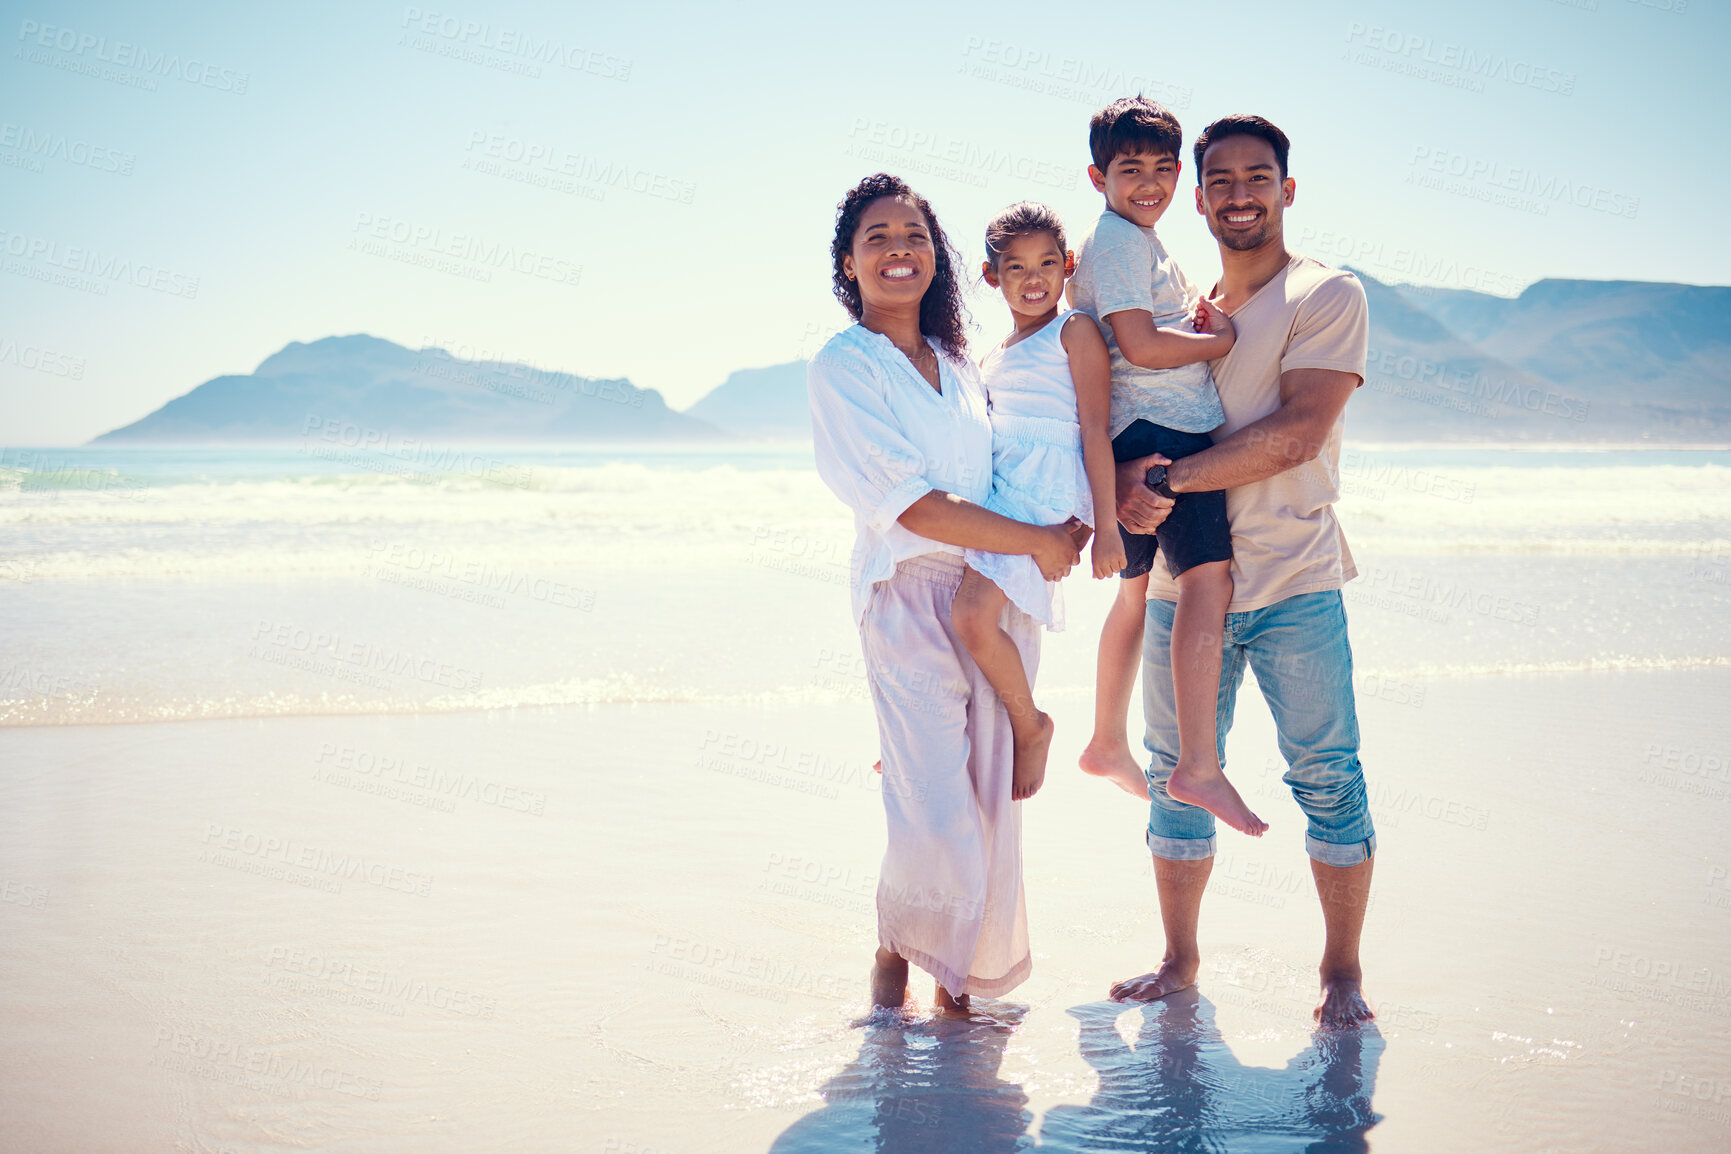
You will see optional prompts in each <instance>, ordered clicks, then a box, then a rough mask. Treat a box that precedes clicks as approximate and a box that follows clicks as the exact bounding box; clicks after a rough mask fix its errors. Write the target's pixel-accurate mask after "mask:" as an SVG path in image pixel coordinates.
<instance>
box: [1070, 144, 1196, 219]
mask: <svg viewBox="0 0 1731 1154" xmlns="http://www.w3.org/2000/svg"><path fill="white" fill-rule="evenodd" d="M1183 167H1184V166H1183V165H1182V164H1180V163H1179V162H1178V158H1177V157H1175V156H1173V155H1172V154H1171V153H1169V152H1161V153H1148V152H1137V153H1124V154H1122V155H1119V156H1114V157H1113V158H1112V159H1111V160H1109V161H1107V163H1106V171H1105V172H1101V171H1100V170H1099V169H1098V168H1096V167H1095V166H1094V165H1092V164H1090V165H1089V166H1088V179H1089V180H1091V181H1093V182H1094V188H1095V190H1096V191H1097V192H1102V193H1104V194H1105V195H1106V207H1107V208H1109V209H1111V210H1112V211H1113V212H1115V213H1117V214H1118V215H1119V216H1121V217H1123V218H1124V219H1125V220H1127V221H1129V222H1130V223H1131V224H1136V225H1140V226H1142V227H1143V228H1153V227H1154V222H1155V221H1157V220H1159V219H1160V217H1161V215H1162V214H1163V213H1165V211H1166V210H1167V209H1168V208H1169V207H1171V204H1172V192H1173V190H1174V189H1176V188H1177V187H1178V173H1179V171H1180V170H1182V169H1183Z"/></svg>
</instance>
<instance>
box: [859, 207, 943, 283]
mask: <svg viewBox="0 0 1731 1154" xmlns="http://www.w3.org/2000/svg"><path fill="white" fill-rule="evenodd" d="M937 267H938V257H937V250H936V249H934V248H933V247H932V229H931V226H930V225H929V224H928V223H927V222H926V215H925V213H923V212H921V211H920V210H919V207H918V206H917V205H915V204H914V203H913V202H912V201H910V200H907V199H905V198H903V197H899V196H880V197H878V198H877V199H876V200H874V201H872V202H871V203H870V204H868V205H866V207H865V211H864V212H862V213H861V214H860V220H859V229H858V230H857V231H856V232H855V233H854V234H853V248H852V250H851V251H850V252H848V254H847V255H846V256H844V257H842V258H841V268H842V272H843V273H845V274H846V275H848V276H850V277H853V278H854V279H855V281H856V282H857V283H858V284H859V295H860V301H861V303H862V304H864V305H865V306H866V307H867V308H872V309H906V308H908V307H910V306H911V307H912V308H913V309H915V310H916V311H917V310H918V309H919V306H920V301H921V299H922V298H924V297H925V295H926V289H928V288H930V287H931V283H932V277H933V276H935V275H936V273H937Z"/></svg>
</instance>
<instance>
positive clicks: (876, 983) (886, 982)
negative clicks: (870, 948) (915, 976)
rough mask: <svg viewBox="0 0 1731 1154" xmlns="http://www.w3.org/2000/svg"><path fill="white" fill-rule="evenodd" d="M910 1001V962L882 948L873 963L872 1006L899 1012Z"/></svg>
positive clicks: (879, 948)
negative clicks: (904, 1003) (903, 1004)
mask: <svg viewBox="0 0 1731 1154" xmlns="http://www.w3.org/2000/svg"><path fill="white" fill-rule="evenodd" d="M907 1000H908V960H907V959H906V958H904V957H902V956H901V955H900V954H892V953H890V951H888V950H886V949H884V948H883V947H882V946H879V947H878V952H877V957H876V958H875V959H873V961H872V1005H874V1006H878V1007H881V1008H883V1009H887V1010H899V1009H901V1008H902V1003H903V1002H905V1001H907Z"/></svg>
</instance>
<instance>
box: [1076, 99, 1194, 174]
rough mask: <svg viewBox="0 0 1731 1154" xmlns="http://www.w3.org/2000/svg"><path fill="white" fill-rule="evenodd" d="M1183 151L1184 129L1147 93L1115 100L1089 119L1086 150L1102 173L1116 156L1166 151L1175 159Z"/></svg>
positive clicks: (1176, 119)
mask: <svg viewBox="0 0 1731 1154" xmlns="http://www.w3.org/2000/svg"><path fill="white" fill-rule="evenodd" d="M1183 151H1184V130H1183V129H1182V128H1179V127H1178V118H1177V117H1176V116H1173V115H1172V111H1171V110H1170V109H1168V108H1167V107H1166V106H1165V105H1164V104H1161V103H1159V102H1158V101H1154V100H1149V99H1148V98H1147V97H1146V96H1125V97H1122V98H1120V99H1118V100H1114V101H1113V102H1112V103H1110V104H1108V105H1107V106H1106V107H1104V108H1102V109H1101V110H1100V111H1098V112H1096V113H1095V114H1094V118H1093V119H1092V120H1090V121H1089V122H1088V153H1089V155H1090V156H1091V157H1093V160H1094V167H1095V168H1097V169H1099V170H1100V171H1101V172H1105V171H1106V167H1107V166H1108V165H1110V164H1111V163H1112V161H1113V159H1114V158H1115V157H1119V156H1126V155H1131V156H1133V155H1135V154H1136V153H1139V152H1145V153H1150V154H1152V155H1155V156H1159V155H1160V154H1162V153H1165V154H1167V155H1169V156H1171V157H1172V159H1173V160H1177V159H1179V157H1180V156H1181V155H1182V153H1183Z"/></svg>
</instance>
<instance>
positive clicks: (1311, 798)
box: [1142, 589, 1376, 866]
mask: <svg viewBox="0 0 1731 1154" xmlns="http://www.w3.org/2000/svg"><path fill="white" fill-rule="evenodd" d="M1176 608H1177V606H1176V605H1174V603H1172V602H1170V601H1162V600H1160V599H1158V598H1151V599H1150V600H1149V602H1148V616H1147V625H1146V628H1145V629H1144V631H1143V634H1142V712H1143V716H1144V717H1145V718H1146V719H1147V731H1146V733H1145V735H1144V737H1143V744H1144V745H1146V746H1147V747H1148V752H1149V753H1150V754H1152V755H1153V760H1152V761H1151V762H1150V764H1149V766H1148V795H1149V799H1150V804H1149V813H1148V848H1149V849H1150V850H1151V851H1153V853H1154V856H1155V857H1162V858H1169V859H1173V860H1177V861H1192V860H1195V859H1198V858H1205V857H1212V856H1213V855H1214V815H1213V814H1211V813H1209V812H1208V811H1207V810H1205V809H1201V808H1199V807H1197V806H1194V805H1186V804H1185V803H1183V802H1181V801H1174V800H1172V798H1171V796H1170V795H1168V794H1167V792H1166V781H1167V779H1168V778H1170V777H1171V776H1172V768H1173V766H1175V765H1177V763H1178V704H1177V700H1176V698H1175V696H1174V694H1173V690H1172V656H1171V654H1172V617H1173V613H1174V612H1175V610H1176ZM1246 665H1248V666H1249V667H1250V668H1251V669H1252V670H1254V671H1255V673H1256V684H1257V685H1258V686H1259V687H1260V688H1261V690H1262V696H1263V699H1264V700H1265V701H1267V702H1268V709H1269V712H1270V713H1272V714H1273V715H1274V727H1275V731H1276V733H1277V735H1278V739H1279V745H1280V752H1281V755H1282V756H1283V757H1285V758H1286V766H1287V769H1286V773H1285V774H1284V775H1283V776H1282V778H1281V780H1282V781H1284V782H1285V783H1286V784H1287V786H1288V787H1290V788H1291V790H1292V796H1293V797H1294V798H1296V799H1297V801H1298V807H1299V808H1300V809H1302V810H1303V811H1304V816H1305V819H1306V821H1307V823H1308V824H1307V826H1306V829H1305V835H1304V849H1305V852H1306V853H1308V854H1309V855H1310V856H1311V857H1312V858H1314V859H1315V860H1316V861H1319V862H1322V863H1323V864H1324V865H1332V866H1352V865H1357V864H1358V863H1359V862H1362V861H1366V860H1368V859H1369V858H1370V857H1371V855H1373V854H1374V853H1376V829H1375V827H1374V826H1373V825H1372V824H1371V820H1370V806H1369V804H1368V802H1367V800H1366V797H1365V788H1364V769H1363V767H1361V766H1360V765H1359V762H1358V709H1357V706H1356V703H1355V702H1354V700H1353V693H1352V647H1351V645H1350V644H1348V642H1347V638H1346V608H1345V606H1344V605H1343V604H1342V603H1341V598H1340V591H1339V590H1337V589H1332V590H1326V591H1323V592H1319V593H1301V594H1299V595H1298V596H1296V597H1288V598H1287V599H1286V600H1284V601H1277V602H1275V603H1274V604H1273V605H1268V606H1264V607H1263V608H1261V609H1251V610H1248V611H1247V612H1243V613H1228V614H1227V615H1226V631H1225V637H1224V638H1223V643H1222V647H1221V658H1220V697H1219V703H1218V705H1217V707H1216V712H1215V724H1216V725H1217V726H1218V729H1219V753H1220V759H1221V764H1222V765H1224V764H1225V760H1226V733H1227V731H1228V730H1230V729H1231V728H1232V707H1233V704H1234V702H1235V701H1236V700H1237V698H1238V687H1239V686H1240V685H1242V684H1243V683H1244V668H1245V666H1246Z"/></svg>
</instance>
